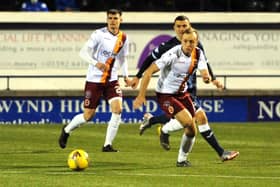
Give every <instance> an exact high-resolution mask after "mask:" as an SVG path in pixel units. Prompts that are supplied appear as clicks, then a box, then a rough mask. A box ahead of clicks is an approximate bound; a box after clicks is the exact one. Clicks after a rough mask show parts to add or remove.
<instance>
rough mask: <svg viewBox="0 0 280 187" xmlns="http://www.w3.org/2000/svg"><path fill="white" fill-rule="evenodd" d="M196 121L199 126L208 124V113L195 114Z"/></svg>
mask: <svg viewBox="0 0 280 187" xmlns="http://www.w3.org/2000/svg"><path fill="white" fill-rule="evenodd" d="M195 121H196V124H197V125H202V124H206V123H208V119H207V116H206V113H205V112H204V111H203V110H199V111H197V112H196V113H195Z"/></svg>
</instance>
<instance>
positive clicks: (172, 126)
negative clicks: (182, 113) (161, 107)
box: [161, 119, 183, 134]
mask: <svg viewBox="0 0 280 187" xmlns="http://www.w3.org/2000/svg"><path fill="white" fill-rule="evenodd" d="M181 129H183V126H182V125H181V123H179V121H178V120H177V119H170V120H169V121H168V122H167V123H165V124H164V126H163V127H162V129H161V130H162V132H164V133H167V134H168V133H169V132H174V131H178V130H181Z"/></svg>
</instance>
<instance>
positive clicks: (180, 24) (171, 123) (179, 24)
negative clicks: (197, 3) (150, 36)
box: [131, 15, 239, 167]
mask: <svg viewBox="0 0 280 187" xmlns="http://www.w3.org/2000/svg"><path fill="white" fill-rule="evenodd" d="M173 28H174V31H175V33H176V36H175V37H173V38H171V39H170V40H168V41H167V42H163V43H162V44H160V45H159V46H158V47H157V48H155V49H154V50H153V51H152V53H151V54H150V55H148V57H146V59H145V60H144V62H143V64H142V66H141V68H140V69H139V71H138V73H137V74H136V77H134V78H133V80H132V84H131V86H132V88H133V89H136V88H137V86H138V84H139V80H140V79H141V77H142V74H143V73H144V72H145V70H146V69H147V68H148V67H149V66H150V65H151V64H152V63H153V62H154V61H155V60H157V59H159V58H160V57H161V55H162V54H164V53H165V52H166V51H168V50H169V49H171V48H172V47H174V46H176V45H179V44H180V43H181V38H182V35H183V33H184V31H185V30H187V29H190V28H191V24H190V21H189V19H188V17H186V16H184V15H180V16H177V17H176V18H175V20H174V26H173ZM198 47H199V48H200V49H202V51H203V52H204V49H203V46H202V44H201V42H198ZM207 67H208V71H209V73H210V75H211V78H212V83H213V84H214V85H215V86H216V87H217V88H218V89H223V85H222V84H221V82H220V81H218V80H217V79H216V77H215V75H214V74H213V71H212V69H211V66H210V64H209V63H208V62H207ZM196 90H197V86H196V73H195V72H194V73H193V74H192V75H191V76H190V77H189V80H188V92H189V93H190V94H191V97H192V100H193V104H194V106H195V109H196V113H195V119H196V124H197V126H198V130H199V133H200V134H201V135H202V137H203V138H204V139H205V140H206V141H207V143H208V144H209V145H210V146H211V147H212V148H213V149H214V150H215V151H216V152H217V154H218V155H219V157H220V159H221V160H222V161H227V160H232V159H234V158H235V157H237V156H238V155H239V152H238V151H226V150H225V149H224V148H223V147H222V146H221V145H220V144H219V143H218V141H217V139H216V137H215V135H214V133H213V131H212V130H211V128H210V126H209V124H208V119H207V116H206V113H205V111H204V110H203V109H202V107H201V106H200V104H199V102H198V99H197V96H196ZM158 123H160V124H165V125H164V126H162V127H161V129H160V130H159V132H160V142H161V145H162V147H163V148H164V149H165V150H169V149H170V145H169V132H172V131H176V130H180V129H182V128H183V127H182V126H181V124H180V123H178V121H177V120H175V119H170V118H168V117H167V116H166V115H160V116H152V115H151V114H150V113H146V114H145V115H144V121H143V123H142V124H141V125H140V135H142V134H143V133H144V131H145V130H146V129H147V128H150V127H151V126H152V125H154V124H158ZM184 145H185V142H184V140H183V138H182V141H181V145H180V149H179V153H180V152H181V153H182V154H185V156H187V155H188V152H190V151H191V150H188V151H186V150H184ZM179 155H180V154H179ZM178 160H179V158H178ZM187 166H189V162H182V163H181V162H179V161H178V162H177V167H187Z"/></svg>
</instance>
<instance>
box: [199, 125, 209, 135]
mask: <svg viewBox="0 0 280 187" xmlns="http://www.w3.org/2000/svg"><path fill="white" fill-rule="evenodd" d="M197 127H198V131H199V132H200V133H201V132H206V131H208V130H210V127H209V125H208V123H206V124H203V125H198V126H197Z"/></svg>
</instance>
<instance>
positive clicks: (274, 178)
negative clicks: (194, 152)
mask: <svg viewBox="0 0 280 187" xmlns="http://www.w3.org/2000/svg"><path fill="white" fill-rule="evenodd" d="M117 175H127V176H152V177H209V178H231V179H233V178H236V179H267V180H280V177H263V176H238V175H199V174H186V175H183V174H148V173H134V174H131V173H118V174H117Z"/></svg>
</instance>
